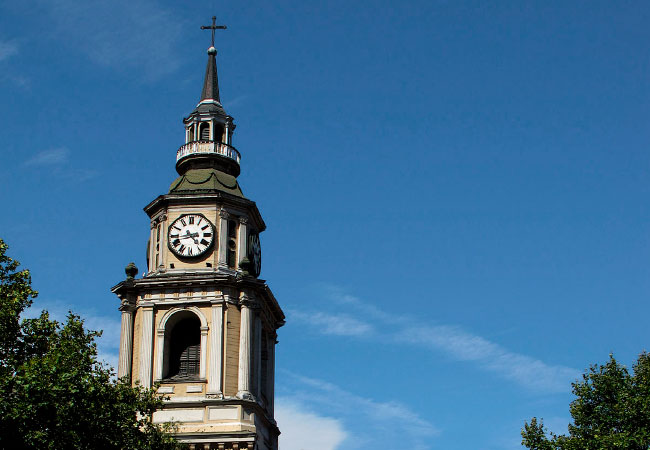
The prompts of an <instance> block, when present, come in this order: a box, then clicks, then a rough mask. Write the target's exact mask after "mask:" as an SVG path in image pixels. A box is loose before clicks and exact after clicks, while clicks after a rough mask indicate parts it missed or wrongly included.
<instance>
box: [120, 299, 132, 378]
mask: <svg viewBox="0 0 650 450" xmlns="http://www.w3.org/2000/svg"><path fill="white" fill-rule="evenodd" d="M120 311H122V323H121V327H120V356H119V362H118V366H117V377H118V378H122V377H126V376H128V377H131V363H132V361H133V307H132V306H131V305H130V304H128V303H126V302H124V303H122V306H121V307H120Z"/></svg>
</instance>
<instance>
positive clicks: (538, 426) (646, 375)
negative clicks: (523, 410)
mask: <svg viewBox="0 0 650 450" xmlns="http://www.w3.org/2000/svg"><path fill="white" fill-rule="evenodd" d="M573 393H574V395H575V396H576V399H575V400H574V401H573V402H571V406H570V412H571V416H572V417H573V423H572V424H569V434H568V435H555V434H553V433H548V432H547V430H546V428H545V427H544V424H543V422H542V421H541V420H540V421H538V420H537V419H536V418H533V419H532V420H531V421H530V424H529V423H525V424H524V428H523V429H522V431H521V435H522V437H523V440H522V444H523V445H524V446H526V448H529V449H531V450H574V449H575V450H578V449H580V450H592V449H593V450H601V449H608V450H609V449H624V450H648V449H650V355H649V354H648V353H646V352H643V353H642V354H641V355H640V356H639V359H638V360H637V362H636V363H635V364H634V367H633V372H632V373H630V372H629V371H628V370H627V368H626V367H625V366H622V365H621V364H619V363H618V362H617V361H616V360H615V359H614V357H613V356H611V355H610V357H609V361H608V362H607V363H606V364H604V365H594V366H592V367H590V368H589V370H588V371H587V372H586V373H585V374H584V375H583V376H582V380H579V381H576V382H575V383H573Z"/></svg>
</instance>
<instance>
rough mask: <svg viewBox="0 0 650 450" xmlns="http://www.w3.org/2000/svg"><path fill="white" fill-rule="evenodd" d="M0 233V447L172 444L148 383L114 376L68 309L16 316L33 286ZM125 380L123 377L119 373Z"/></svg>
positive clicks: (29, 298) (27, 303)
mask: <svg viewBox="0 0 650 450" xmlns="http://www.w3.org/2000/svg"><path fill="white" fill-rule="evenodd" d="M6 251H7V245H6V244H5V242H4V241H3V240H2V239H0V449H12V450H13V449H63V448H65V449H89V448H93V449H163V450H166V449H176V448H179V444H178V443H177V442H176V441H175V440H174V438H173V437H172V436H171V435H170V434H169V433H168V431H170V425H165V426H161V425H157V424H154V423H153V422H152V420H151V418H152V415H153V412H154V411H155V410H156V409H159V408H161V407H162V404H163V399H162V398H160V397H159V396H157V395H156V393H155V390H154V389H143V388H140V387H131V385H130V383H125V382H118V381H117V380H115V376H114V372H113V369H112V368H110V367H107V366H105V365H104V364H103V363H101V362H99V361H98V360H97V347H96V344H95V339H96V338H97V337H98V336H100V334H101V332H96V331H88V330H86V329H85V328H84V322H83V320H82V319H81V318H80V317H79V316H77V315H75V314H72V313H70V314H69V315H68V317H67V320H66V321H65V322H63V323H59V322H57V321H55V320H52V319H50V317H49V315H48V313H47V311H43V312H42V313H41V314H40V316H39V317H38V318H35V319H24V320H21V319H20V314H21V313H22V312H23V311H24V310H25V309H26V308H28V307H29V306H31V304H32V299H33V298H35V297H36V295H37V292H36V291H34V290H33V289H32V288H31V276H30V273H29V271H28V270H18V267H19V263H18V262H17V261H14V260H12V259H11V258H9V257H8V256H6ZM123 381H126V380H123Z"/></svg>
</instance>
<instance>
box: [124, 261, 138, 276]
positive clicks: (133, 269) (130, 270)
mask: <svg viewBox="0 0 650 450" xmlns="http://www.w3.org/2000/svg"><path fill="white" fill-rule="evenodd" d="M124 272H125V273H126V279H127V280H133V279H134V278H135V276H136V275H137V274H138V267H137V266H136V265H135V263H133V262H130V263H129V264H127V266H126V267H125V268H124Z"/></svg>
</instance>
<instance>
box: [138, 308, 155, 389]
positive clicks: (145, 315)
mask: <svg viewBox="0 0 650 450" xmlns="http://www.w3.org/2000/svg"><path fill="white" fill-rule="evenodd" d="M140 314H142V338H141V340H140V374H139V376H138V379H139V380H140V385H141V386H142V387H144V388H150V387H151V366H152V357H153V305H152V304H151V303H148V304H145V305H142V308H141V309H140Z"/></svg>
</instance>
